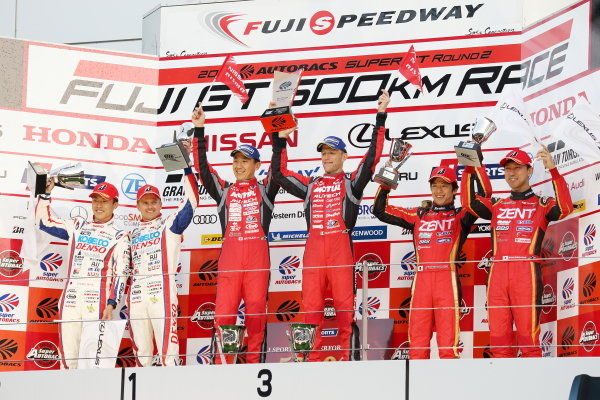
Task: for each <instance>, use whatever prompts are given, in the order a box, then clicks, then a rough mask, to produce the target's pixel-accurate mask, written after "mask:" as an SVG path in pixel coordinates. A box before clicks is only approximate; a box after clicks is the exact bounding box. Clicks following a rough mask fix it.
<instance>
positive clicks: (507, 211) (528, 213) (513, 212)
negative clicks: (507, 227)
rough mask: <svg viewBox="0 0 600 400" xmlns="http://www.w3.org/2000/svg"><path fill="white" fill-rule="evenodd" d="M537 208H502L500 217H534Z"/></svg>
mask: <svg viewBox="0 0 600 400" xmlns="http://www.w3.org/2000/svg"><path fill="white" fill-rule="evenodd" d="M533 213H535V209H531V208H525V209H517V208H501V209H500V214H499V215H498V217H497V218H498V219H532V218H533Z"/></svg>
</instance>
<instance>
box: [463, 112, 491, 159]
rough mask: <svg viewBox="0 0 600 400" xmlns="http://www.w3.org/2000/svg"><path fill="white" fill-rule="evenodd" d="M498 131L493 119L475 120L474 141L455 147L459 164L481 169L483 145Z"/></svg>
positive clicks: (478, 118) (472, 134) (472, 135)
mask: <svg viewBox="0 0 600 400" xmlns="http://www.w3.org/2000/svg"><path fill="white" fill-rule="evenodd" d="M496 129H497V128H496V124H495V123H494V121H492V120H491V119H489V118H486V117H477V118H475V124H474V125H473V129H471V138H473V141H467V142H459V143H458V146H454V151H456V157H457V158H458V162H459V164H462V165H469V166H471V167H481V161H483V153H481V144H482V143H483V142H485V141H486V140H488V138H489V137H490V135H491V134H492V133H494V132H495V131H496Z"/></svg>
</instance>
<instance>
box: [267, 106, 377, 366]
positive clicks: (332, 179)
mask: <svg viewBox="0 0 600 400" xmlns="http://www.w3.org/2000/svg"><path fill="white" fill-rule="evenodd" d="M386 117H387V114H386V113H383V112H380V113H377V117H376V125H375V128H374V130H373V134H372V136H371V143H370V146H369V149H368V150H367V153H366V154H365V156H364V157H363V158H362V160H361V161H360V164H359V165H358V168H357V169H356V170H355V171H354V172H352V173H349V174H346V173H344V172H342V173H339V174H337V175H325V176H323V177H312V178H311V177H307V176H303V175H300V174H297V173H295V172H293V171H290V170H288V169H287V151H286V141H285V140H284V139H281V138H279V137H278V136H277V134H274V137H273V165H272V168H273V176H274V177H275V179H276V180H277V181H278V182H279V184H280V185H281V187H282V188H284V189H285V190H286V191H287V192H289V193H290V194H291V195H293V196H295V197H298V198H300V199H302V200H304V210H305V216H306V223H307V226H308V239H307V240H306V247H305V249H304V258H303V270H302V303H303V308H304V312H305V313H306V314H305V318H304V319H305V322H306V323H309V324H316V325H319V326H320V325H321V323H322V322H323V307H324V300H325V299H324V298H325V290H326V288H327V283H328V282H329V284H330V285H331V292H332V295H333V303H334V307H335V310H336V315H337V320H338V324H339V335H338V337H339V339H340V346H341V349H342V353H343V356H342V359H344V360H355V359H359V358H360V352H359V350H358V348H359V342H358V341H359V338H358V327H357V326H356V324H355V323H354V309H355V304H354V296H355V293H356V284H355V275H354V263H355V261H354V249H353V246H352V237H351V232H352V229H353V228H354V225H355V224H356V218H357V216H358V207H359V204H360V201H361V199H362V196H363V190H364V188H365V186H366V185H367V183H369V181H370V180H371V177H372V176H373V172H374V169H375V166H376V165H377V163H378V162H379V159H380V158H381V151H382V147H383V141H384V139H385V138H384V132H385V126H384V123H385V119H386ZM317 331H318V334H317V338H316V341H315V346H314V348H315V349H318V348H320V345H321V332H320V329H318V330H317ZM315 353H316V354H314V355H313V356H311V361H320V360H321V358H322V357H321V353H320V352H315Z"/></svg>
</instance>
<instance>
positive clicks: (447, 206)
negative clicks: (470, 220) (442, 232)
mask: <svg viewBox="0 0 600 400" xmlns="http://www.w3.org/2000/svg"><path fill="white" fill-rule="evenodd" d="M455 209H456V208H455V207H454V203H450V204H444V205H443V206H435V205H434V206H433V207H431V211H435V212H440V211H451V210H455Z"/></svg>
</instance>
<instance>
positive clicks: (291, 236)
mask: <svg viewBox="0 0 600 400" xmlns="http://www.w3.org/2000/svg"><path fill="white" fill-rule="evenodd" d="M307 238H308V232H307V231H284V232H269V242H291V241H301V240H306V239H307Z"/></svg>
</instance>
